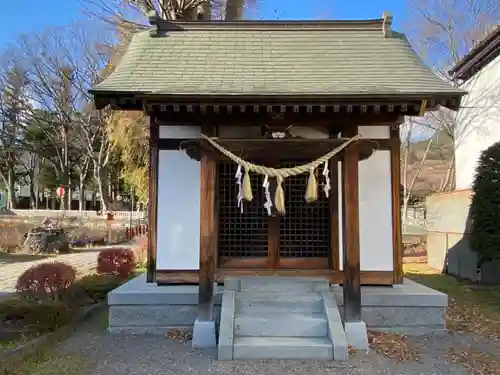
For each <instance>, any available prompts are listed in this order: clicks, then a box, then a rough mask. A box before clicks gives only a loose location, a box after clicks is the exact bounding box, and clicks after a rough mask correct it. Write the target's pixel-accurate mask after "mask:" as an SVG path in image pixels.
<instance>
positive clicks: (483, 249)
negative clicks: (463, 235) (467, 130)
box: [470, 142, 500, 267]
mask: <svg viewBox="0 0 500 375" xmlns="http://www.w3.org/2000/svg"><path fill="white" fill-rule="evenodd" d="M472 191H473V198H472V202H471V206H470V219H471V248H472V250H473V251H475V252H477V254H478V265H477V266H478V267H481V266H482V265H483V264H484V263H486V262H489V261H491V260H494V259H498V258H500V142H497V143H495V144H493V145H492V146H490V147H489V148H487V149H486V150H485V151H483V153H482V154H481V156H480V157H479V161H478V165H477V168H476V175H475V178H474V183H473V185H472Z"/></svg>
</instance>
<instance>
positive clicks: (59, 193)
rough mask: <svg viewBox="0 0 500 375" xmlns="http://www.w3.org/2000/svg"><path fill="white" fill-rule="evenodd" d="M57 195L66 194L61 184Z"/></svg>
mask: <svg viewBox="0 0 500 375" xmlns="http://www.w3.org/2000/svg"><path fill="white" fill-rule="evenodd" d="M56 195H57V196H58V197H59V198H61V197H63V196H64V188H63V187H62V185H61V186H59V187H58V188H57V189H56Z"/></svg>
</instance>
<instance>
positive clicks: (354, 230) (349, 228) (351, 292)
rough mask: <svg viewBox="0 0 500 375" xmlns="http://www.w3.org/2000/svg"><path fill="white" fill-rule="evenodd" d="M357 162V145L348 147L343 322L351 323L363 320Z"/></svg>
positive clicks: (344, 191) (345, 156)
mask: <svg viewBox="0 0 500 375" xmlns="http://www.w3.org/2000/svg"><path fill="white" fill-rule="evenodd" d="M356 131H357V130H356ZM358 163H359V156H358V149H357V147H356V145H351V146H349V147H347V149H346V150H345V153H344V160H343V162H342V172H343V173H342V179H343V201H342V204H343V209H342V212H343V220H342V222H343V236H342V237H343V241H344V249H343V250H344V251H343V255H344V262H343V263H344V267H343V269H344V288H343V293H344V319H345V321H348V322H349V321H354V322H355V321H360V320H361V278H360V251H359V192H358V189H359V188H358V185H359V181H358Z"/></svg>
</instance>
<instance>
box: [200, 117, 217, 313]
mask: <svg viewBox="0 0 500 375" xmlns="http://www.w3.org/2000/svg"><path fill="white" fill-rule="evenodd" d="M202 130H203V132H204V133H205V134H211V135H212V136H215V133H216V129H215V127H213V126H210V127H208V126H207V127H205V128H204V129H202ZM216 172H217V165H216V162H215V161H214V159H213V158H211V157H209V156H208V155H207V154H205V153H202V155H201V160H200V272H199V294H198V308H199V312H198V319H200V320H201V321H211V320H212V318H213V316H212V315H213V285H214V269H215V256H216V251H217V227H216V222H215V212H216V207H215V195H216V194H215V193H216V177H217V173H216Z"/></svg>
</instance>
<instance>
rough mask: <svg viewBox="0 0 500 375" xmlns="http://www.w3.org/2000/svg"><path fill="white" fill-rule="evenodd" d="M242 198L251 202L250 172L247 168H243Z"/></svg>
mask: <svg viewBox="0 0 500 375" xmlns="http://www.w3.org/2000/svg"><path fill="white" fill-rule="evenodd" d="M243 199H244V200H246V201H247V202H251V201H252V199H253V194H252V184H251V183H250V174H249V171H248V169H247V168H245V176H244V177H243Z"/></svg>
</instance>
